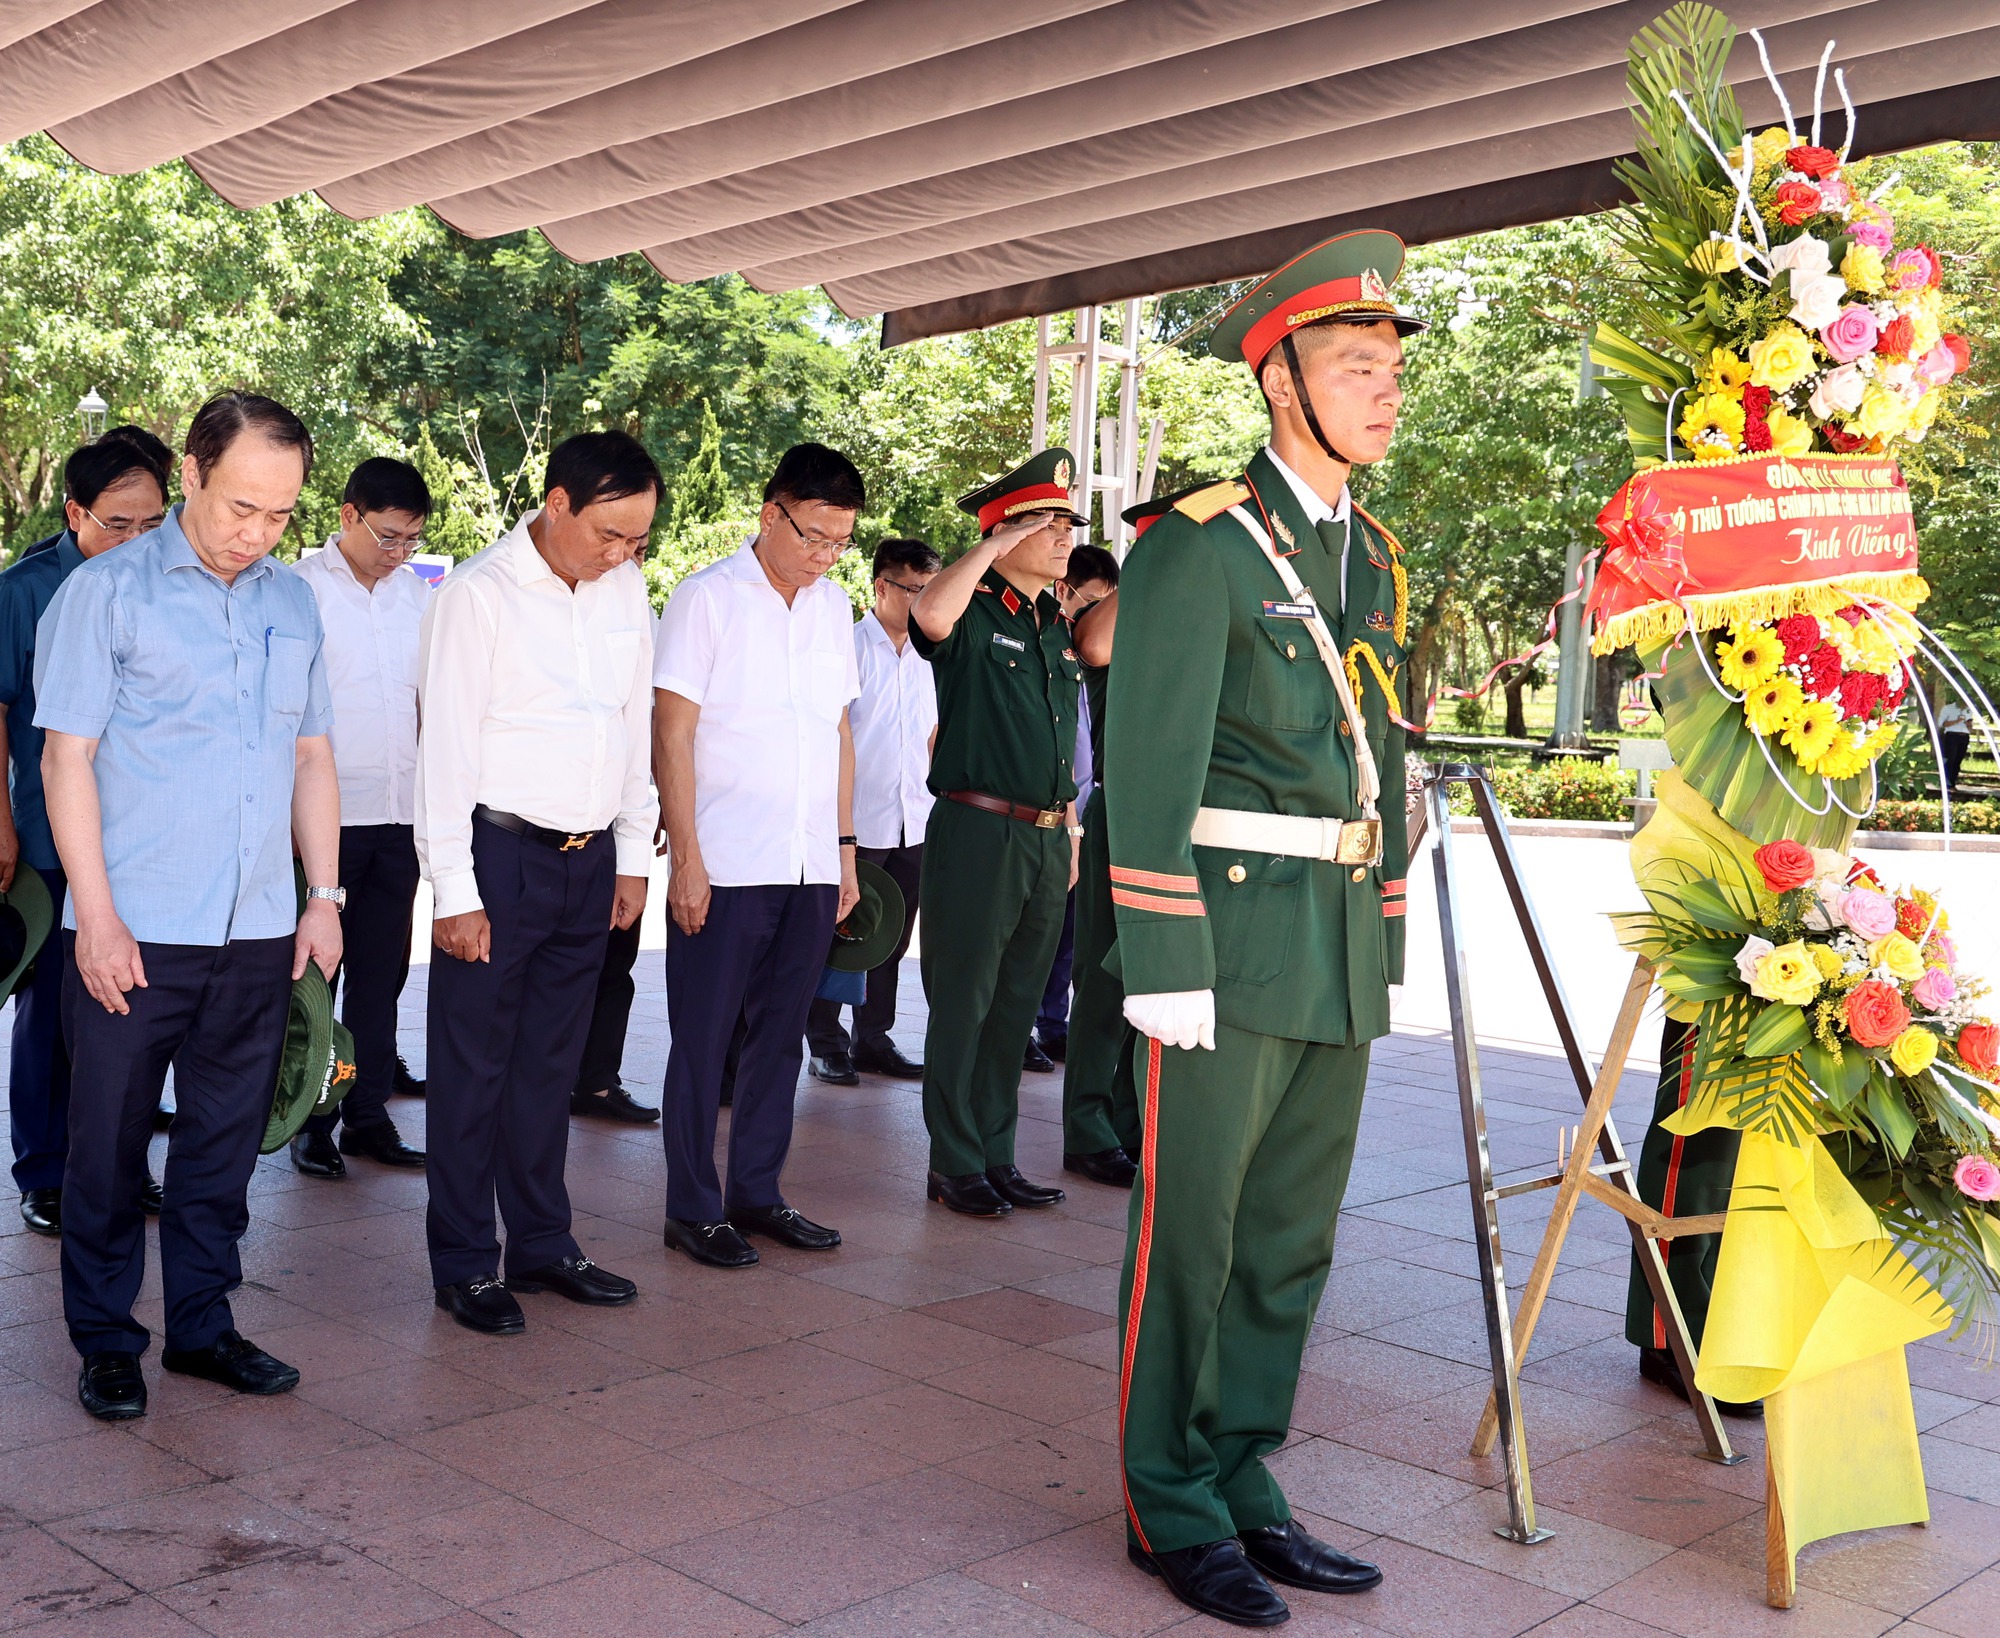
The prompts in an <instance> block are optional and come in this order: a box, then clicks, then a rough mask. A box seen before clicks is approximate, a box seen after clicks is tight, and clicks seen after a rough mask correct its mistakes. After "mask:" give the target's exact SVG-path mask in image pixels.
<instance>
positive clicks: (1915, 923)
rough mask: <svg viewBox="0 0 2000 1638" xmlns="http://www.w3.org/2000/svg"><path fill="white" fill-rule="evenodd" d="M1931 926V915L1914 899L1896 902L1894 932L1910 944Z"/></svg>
mask: <svg viewBox="0 0 2000 1638" xmlns="http://www.w3.org/2000/svg"><path fill="white" fill-rule="evenodd" d="M1930 924H1931V913H1930V912H1929V911H1928V910H1926V909H1925V908H1924V907H1923V906H1922V905H1921V904H1919V903H1917V901H1916V900H1915V899H1898V900H1897V901H1896V931H1897V932H1899V933H1901V934H1902V935H1903V937H1905V938H1906V939H1909V940H1910V941H1911V942H1912V943H1915V942H1916V940H1918V939H1920V938H1922V937H1923V936H1924V929H1925V928H1926V927H1928V926H1930Z"/></svg>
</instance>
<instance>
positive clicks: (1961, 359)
mask: <svg viewBox="0 0 2000 1638" xmlns="http://www.w3.org/2000/svg"><path fill="white" fill-rule="evenodd" d="M1944 350H1945V351H1946V352H1948V353H1950V354H1951V362H1952V372H1951V373H1952V374H1953V375H1963V374H1964V373H1965V371H1966V370H1967V369H1968V368H1969V367H1970V366H1971V363H1972V344H1971V343H1970V342H1969V341H1967V340H1966V339H1965V337H1964V336H1946V337H1944Z"/></svg>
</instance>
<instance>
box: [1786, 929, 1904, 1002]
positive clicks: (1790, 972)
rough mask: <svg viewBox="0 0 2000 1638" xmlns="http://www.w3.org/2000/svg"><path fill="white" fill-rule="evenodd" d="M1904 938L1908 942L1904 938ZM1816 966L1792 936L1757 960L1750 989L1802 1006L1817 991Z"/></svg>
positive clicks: (1802, 946)
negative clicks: (1755, 973)
mask: <svg viewBox="0 0 2000 1638" xmlns="http://www.w3.org/2000/svg"><path fill="white" fill-rule="evenodd" d="M1905 942H1908V941H1907V940H1906V941H1905ZM1819 986H1820V976H1819V966H1818V964H1817V963H1816V962H1815V961H1814V960H1813V958H1812V953H1811V952H1810V951H1809V950H1808V949H1807V948H1806V947H1805V945H1804V944H1802V943H1801V942H1799V941H1798V940H1797V939H1794V940H1793V941H1792V942H1791V943H1790V944H1781V945H1779V946H1778V948H1777V949H1775V950H1773V951H1771V953H1770V954H1769V955H1765V956H1760V957H1758V960H1757V976H1756V977H1755V978H1754V979H1752V980H1751V981H1750V993H1751V994H1752V995H1754V996H1758V997H1760V998H1762V999H1763V1000H1766V1001H1780V1002H1783V1003H1784V1004H1785V1005H1786V1006H1788V1007H1803V1006H1807V1005H1809V1004H1810V1003H1811V1001H1812V999H1813V997H1814V996H1816V995H1818V994H1819Z"/></svg>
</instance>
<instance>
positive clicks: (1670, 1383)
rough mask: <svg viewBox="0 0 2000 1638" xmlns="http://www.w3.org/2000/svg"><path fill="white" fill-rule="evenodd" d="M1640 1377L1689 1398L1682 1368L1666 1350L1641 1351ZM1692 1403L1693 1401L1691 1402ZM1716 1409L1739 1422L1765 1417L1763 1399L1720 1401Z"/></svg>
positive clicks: (1683, 1397)
mask: <svg viewBox="0 0 2000 1638" xmlns="http://www.w3.org/2000/svg"><path fill="white" fill-rule="evenodd" d="M1639 1375H1640V1376H1642V1377H1643V1378H1645V1380H1646V1381H1648V1382H1654V1383H1657V1384H1658V1385H1659V1386H1661V1387H1662V1388H1665V1389H1666V1390H1667V1391H1668V1392H1669V1393H1671V1394H1676V1395H1678V1396H1679V1397H1680V1398H1682V1399H1686V1398H1687V1396H1688V1391H1687V1384H1686V1383H1685V1382H1683V1381H1682V1380H1681V1368H1680V1365H1679V1364H1678V1363H1677V1362H1676V1361H1675V1359H1674V1356H1673V1355H1672V1354H1671V1353H1670V1352H1668V1351H1667V1350H1666V1349H1665V1348H1641V1349H1640V1350H1639ZM1690 1403H1692V1401H1690ZM1715 1408H1716V1409H1717V1410H1719V1411H1720V1412H1722V1414H1723V1415H1724V1416H1733V1417H1735V1418H1736V1419H1737V1420H1738V1421H1739V1422H1756V1421H1761V1420H1762V1419H1763V1416H1764V1402H1763V1400H1761V1399H1751V1400H1744V1401H1738V1400H1734V1399H1718V1400H1716V1402H1715Z"/></svg>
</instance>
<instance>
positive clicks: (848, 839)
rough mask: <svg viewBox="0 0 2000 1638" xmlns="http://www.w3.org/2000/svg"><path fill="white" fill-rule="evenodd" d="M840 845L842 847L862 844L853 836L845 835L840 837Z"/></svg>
mask: <svg viewBox="0 0 2000 1638" xmlns="http://www.w3.org/2000/svg"><path fill="white" fill-rule="evenodd" d="M839 845H840V846H842V847H858V846H859V845H860V844H859V843H858V842H856V841H855V839H854V838H853V837H852V836H843V837H841V838H840V844H839Z"/></svg>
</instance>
